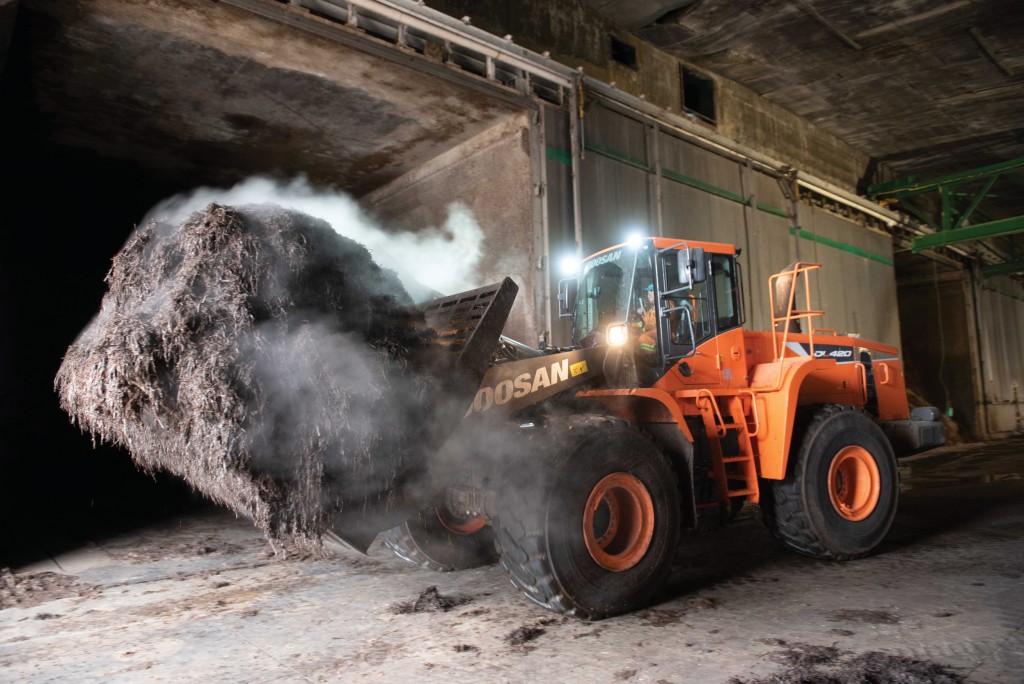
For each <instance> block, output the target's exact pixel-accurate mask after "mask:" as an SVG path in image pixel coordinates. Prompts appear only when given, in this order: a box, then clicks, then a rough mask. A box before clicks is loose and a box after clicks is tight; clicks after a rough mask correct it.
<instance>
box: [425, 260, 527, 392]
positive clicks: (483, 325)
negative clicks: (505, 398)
mask: <svg viewBox="0 0 1024 684" xmlns="http://www.w3.org/2000/svg"><path fill="white" fill-rule="evenodd" d="M518 292H519V286H518V285H516V284H515V282H514V281H513V280H512V279H511V278H505V279H504V280H503V281H501V282H500V283H495V284H493V285H487V286H486V287H481V288H477V289H476V290H468V291H466V292H461V293H459V294H456V295H451V296H449V297H441V298H439V299H434V300H432V301H429V302H427V303H426V304H423V305H422V306H421V307H420V308H421V310H422V311H423V314H424V316H425V318H426V324H427V327H429V328H431V329H433V330H434V332H435V333H436V334H437V338H436V340H435V346H436V347H437V348H438V349H440V350H442V351H444V352H447V354H446V356H447V359H448V361H447V362H448V363H450V364H451V368H452V369H454V370H456V371H461V373H459V374H464V375H465V376H467V377H466V383H467V385H470V384H471V385H472V387H467V388H466V389H467V391H468V392H470V394H469V396H470V397H471V396H472V392H475V391H476V388H477V386H478V385H479V384H480V380H481V379H482V378H483V376H484V373H485V372H486V371H487V367H488V365H489V362H490V360H491V356H492V355H493V354H494V350H495V349H496V348H497V346H498V339H499V338H500V337H501V333H502V330H504V328H505V321H506V320H507V319H508V314H509V312H510V311H511V310H512V304H513V303H514V302H515V299H516V293H518Z"/></svg>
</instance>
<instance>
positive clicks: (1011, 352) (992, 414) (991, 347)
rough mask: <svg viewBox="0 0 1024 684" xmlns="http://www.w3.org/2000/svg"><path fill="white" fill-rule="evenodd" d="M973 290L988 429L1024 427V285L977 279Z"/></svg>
mask: <svg viewBox="0 0 1024 684" xmlns="http://www.w3.org/2000/svg"><path fill="white" fill-rule="evenodd" d="M974 293H975V302H976V308H977V315H978V328H979V334H978V347H979V351H980V354H981V376H982V377H981V387H982V391H983V393H984V397H985V402H986V406H985V413H986V414H987V416H986V428H987V432H988V433H989V434H990V435H995V434H1000V433H1007V432H1013V431H1016V430H1021V429H1024V420H1022V418H1021V413H1022V411H1024V406H1022V404H1021V402H1022V400H1024V340H1022V337H1024V330H1022V329H1021V321H1024V287H1022V286H1021V284H1020V283H1017V282H1015V281H1013V280H1010V279H1009V278H1005V277H1003V278H990V279H987V280H982V279H978V280H975V285H974Z"/></svg>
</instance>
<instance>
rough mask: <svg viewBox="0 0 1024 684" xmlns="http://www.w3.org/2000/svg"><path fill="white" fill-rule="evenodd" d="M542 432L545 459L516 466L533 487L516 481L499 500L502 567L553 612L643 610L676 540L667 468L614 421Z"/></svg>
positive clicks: (674, 486) (572, 423)
mask: <svg viewBox="0 0 1024 684" xmlns="http://www.w3.org/2000/svg"><path fill="white" fill-rule="evenodd" d="M546 430H547V431H548V433H549V435H550V436H551V438H552V439H551V440H550V441H551V442H552V444H553V445H554V450H555V451H554V453H553V455H552V456H551V457H550V458H546V459H545V458H543V457H538V458H537V459H536V460H537V462H536V463H531V465H530V468H528V469H527V468H518V469H517V470H518V471H520V473H521V472H525V471H527V470H529V471H530V472H532V473H534V475H535V477H534V479H533V481H532V482H527V481H523V479H522V478H515V479H514V480H513V482H512V483H511V484H510V486H509V487H507V488H505V489H504V491H503V492H502V496H501V498H500V499H499V501H498V516H497V519H496V522H495V529H496V541H497V545H498V548H499V550H500V553H501V557H500V562H501V565H502V567H504V568H505V570H506V572H508V575H509V578H510V579H511V580H512V584H513V585H514V586H516V587H517V588H518V589H519V590H520V591H522V592H523V594H525V595H526V597H527V598H529V599H530V600H531V601H534V602H535V603H537V604H539V605H541V606H543V607H545V608H548V609H549V610H553V611H555V612H558V613H565V614H568V615H574V616H576V617H579V618H582V619H587V620H596V619H601V618H605V617H610V616H612V615H617V614H619V613H623V612H627V611H630V610H634V609H636V608H639V607H641V606H643V605H645V604H646V603H647V602H648V601H650V599H651V597H652V596H653V595H654V594H655V592H657V591H658V589H660V588H661V586H662V585H663V584H664V582H665V580H666V579H667V578H668V574H669V572H670V570H671V564H672V560H673V557H674V555H675V551H676V547H677V545H678V541H679V528H680V503H679V496H680V495H679V486H678V481H677V478H676V475H675V473H674V472H673V470H672V466H671V465H670V463H669V461H668V459H667V458H666V457H665V456H664V455H662V453H661V452H660V451H659V449H658V448H657V447H656V446H655V445H654V443H653V442H651V441H650V440H649V439H647V438H646V437H644V436H643V435H642V434H641V433H640V432H638V431H637V430H635V429H634V428H632V427H630V426H629V425H627V424H626V423H623V422H622V421H618V420H615V419H611V418H605V417H603V416H579V417H574V418H570V419H568V420H566V421H564V422H563V421H558V422H555V423H553V424H552V425H549V426H548V428H546ZM545 441H548V440H545Z"/></svg>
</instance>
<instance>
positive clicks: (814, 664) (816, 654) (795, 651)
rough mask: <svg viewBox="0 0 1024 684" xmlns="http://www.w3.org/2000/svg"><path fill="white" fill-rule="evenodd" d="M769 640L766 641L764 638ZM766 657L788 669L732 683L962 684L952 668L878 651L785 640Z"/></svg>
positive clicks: (961, 678)
mask: <svg viewBox="0 0 1024 684" xmlns="http://www.w3.org/2000/svg"><path fill="white" fill-rule="evenodd" d="M762 641H763V642H766V641H767V640H762ZM778 642H779V643H778V644H777V645H784V646H786V648H785V649H784V650H782V651H775V652H773V653H768V654H766V656H765V657H766V658H768V659H769V660H773V661H775V662H778V663H782V664H784V665H786V666H788V669H786V670H784V671H782V672H777V673H774V674H771V675H768V676H767V677H762V678H758V679H740V678H738V677H733V678H732V679H730V680H729V684H811V683H813V684H865V683H870V684H963V682H965V681H966V680H965V678H964V676H963V675H961V674H959V673H958V672H956V671H955V670H953V669H952V668H949V667H946V666H945V665H940V664H938V663H932V662H927V661H923V660H915V659H913V658H907V657H904V656H896V655H890V654H888V653H881V652H878V651H870V652H868V653H860V654H853V653H844V652H843V651H841V650H839V649H838V648H835V647H832V646H817V645H813V644H803V643H796V642H793V643H788V644H787V643H786V642H785V641H783V640H781V639H780V640H778Z"/></svg>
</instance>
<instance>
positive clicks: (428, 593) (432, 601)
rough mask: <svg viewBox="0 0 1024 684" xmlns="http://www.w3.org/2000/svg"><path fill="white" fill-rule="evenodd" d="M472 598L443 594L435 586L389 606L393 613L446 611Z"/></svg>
mask: <svg viewBox="0 0 1024 684" xmlns="http://www.w3.org/2000/svg"><path fill="white" fill-rule="evenodd" d="M472 600H473V599H471V598H469V597H468V596H444V595H442V594H441V593H440V592H438V591H437V587H427V588H426V589H424V590H423V591H422V592H420V595H419V596H417V597H416V598H414V599H413V600H411V601H405V602H403V603H396V604H395V605H394V606H392V607H391V612H392V613H394V614H395V615H411V614H412V613H447V612H448V611H449V610H451V609H452V608H455V607H457V606H462V605H465V604H467V603H469V602H470V601H472Z"/></svg>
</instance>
